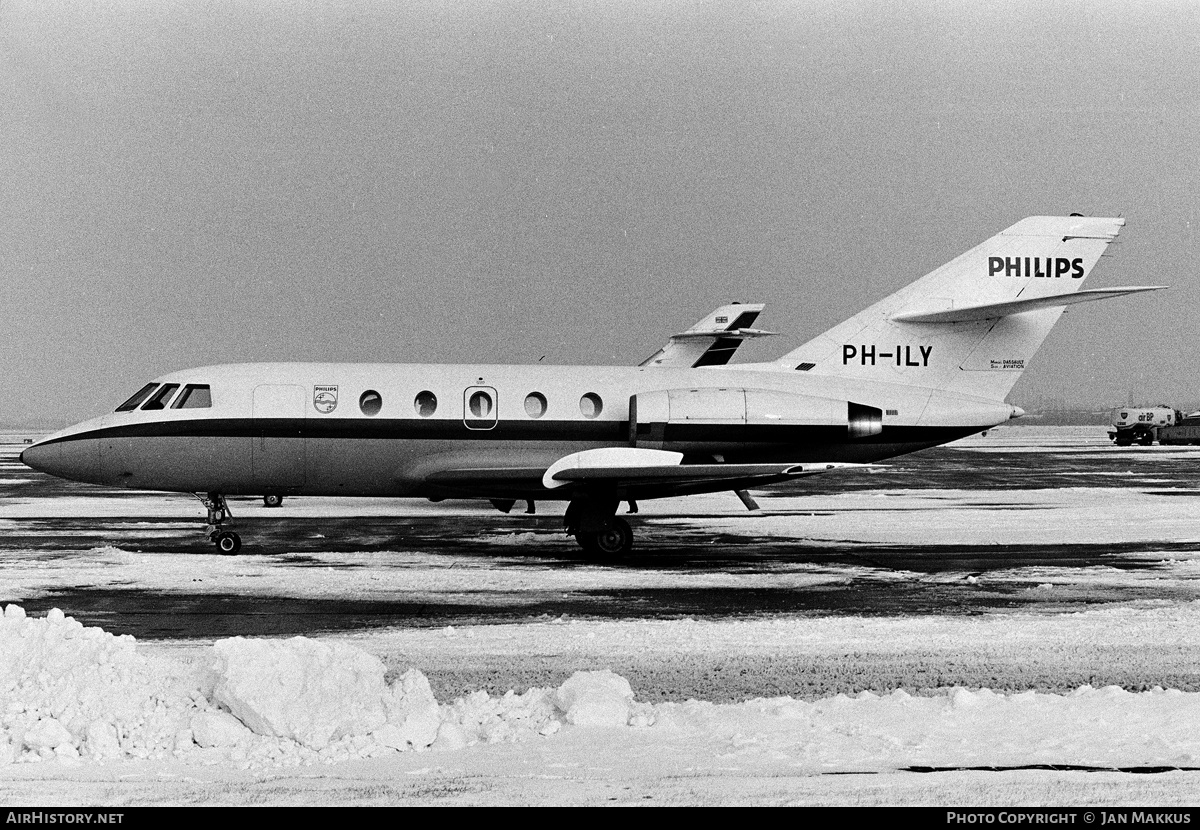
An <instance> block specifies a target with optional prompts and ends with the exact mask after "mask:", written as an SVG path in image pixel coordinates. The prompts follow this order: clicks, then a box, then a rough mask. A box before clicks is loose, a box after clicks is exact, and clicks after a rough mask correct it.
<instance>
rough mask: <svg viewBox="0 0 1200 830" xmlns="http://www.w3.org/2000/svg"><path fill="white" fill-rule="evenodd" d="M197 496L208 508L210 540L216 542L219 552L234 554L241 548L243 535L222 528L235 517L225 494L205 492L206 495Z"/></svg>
mask: <svg viewBox="0 0 1200 830" xmlns="http://www.w3.org/2000/svg"><path fill="white" fill-rule="evenodd" d="M196 498H198V499H200V501H202V502H203V503H204V507H205V508H206V509H207V510H208V519H207V530H208V540H209V541H210V542H213V543H214V544H216V546H217V552H218V553H223V554H227V555H232V554H235V553H237V552H238V551H239V550H241V549H242V537H241V536H238V535H237V534H236V533H234V532H233V531H232V530H221V525H223V524H225V522H227V521H229V520H230V519H232V518H233V514H232V513H230V512H229V502H227V501H225V496H223V495H221V494H220V493H205V494H204V495H200V494H199V493H197V494H196Z"/></svg>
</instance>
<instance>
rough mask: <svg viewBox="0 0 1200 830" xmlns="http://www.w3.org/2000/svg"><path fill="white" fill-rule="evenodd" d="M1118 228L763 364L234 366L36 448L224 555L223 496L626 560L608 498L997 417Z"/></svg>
mask: <svg viewBox="0 0 1200 830" xmlns="http://www.w3.org/2000/svg"><path fill="white" fill-rule="evenodd" d="M1124 223H1125V220H1124V219H1114V218H1089V217H1083V216H1079V215H1072V216H1033V217H1029V218H1027V219H1023V220H1022V221H1020V222H1017V223H1016V224H1015V225H1013V226H1012V227H1010V228H1008V229H1007V230H1005V231H1003V232H1001V233H999V234H998V235H996V236H994V237H992V238H991V239H989V240H987V241H986V242H984V243H982V244H981V245H979V246H977V247H975V248H973V249H972V250H970V251H968V252H967V253H965V254H962V255H961V256H959V257H957V258H956V259H954V260H952V261H951V262H949V263H947V264H946V265H944V266H942V267H940V268H938V269H937V270H935V271H933V272H931V273H929V274H927V275H926V276H924V277H921V278H920V279H918V280H917V281H916V282H913V283H912V284H910V285H908V286H907V287H905V288H903V289H901V290H899V291H897V292H896V293H894V294H892V295H890V296H888V297H887V298H885V299H883V300H881V301H879V302H877V303H876V304H875V305H873V306H871V307H870V308H868V309H866V310H865V311H863V312H861V313H860V314H858V315H856V316H854V317H852V318H850V319H849V320H847V321H846V322H844V323H842V324H840V325H838V326H835V327H834V328H832V329H830V330H829V331H827V332H825V333H824V334H821V335H819V336H818V337H816V338H814V339H812V340H810V341H809V342H807V343H805V344H804V345H802V346H800V347H799V348H796V349H793V350H791V351H789V352H787V354H784V355H783V356H782V357H780V358H778V359H776V360H773V361H770V362H765V363H743V364H737V365H729V363H728V358H729V356H730V355H731V354H732V353H733V351H734V350H735V349H736V348H737V346H738V345H739V344H740V342H741V341H742V340H744V339H746V338H748V337H757V336H763V335H766V334H769V332H764V331H761V330H759V329H754V328H751V326H752V324H753V322H754V319H755V317H756V316H757V314H758V312H759V311H761V309H762V306H759V305H744V306H742V305H736V304H735V305H732V306H726V307H723V308H721V309H718V310H717V311H716V312H714V314H712V315H710V316H709V318H706V319H705V320H702V321H701V322H700V323H698V324H697V325H696V326H694V327H693V328H692V329H690V330H688V331H686V332H683V333H681V334H678V335H675V336H673V337H671V338H670V341H669V342H668V343H667V345H666V346H664V348H663V349H661V350H660V351H659V352H657V353H656V354H655V355H653V356H651V357H650V358H648V359H647V360H646V361H645V362H644V363H642V365H640V366H547V365H533V366H501V365H456V366H450V365H396V364H345V363H249V364H232V365H222V366H205V367H202V368H198V369H188V370H186V371H182V372H174V373H172V374H169V375H164V376H162V377H160V378H158V379H156V380H154V381H153V382H151V383H148V384H146V385H145V386H144V387H143V388H142V389H140V390H139V391H138V392H137V393H136V394H134V395H133V397H131V398H129V399H128V400H127V401H125V402H124V403H122V404H121V405H120V406H118V407H117V408H116V410H115V411H113V412H110V413H108V414H106V415H103V416H101V417H99V418H95V419H93V420H89V421H85V422H83V423H81V424H77V425H75V426H72V427H69V428H68V429H64V430H62V431H61V432H58V433H55V434H53V435H51V436H48V437H47V438H45V439H44V440H42V441H40V442H38V443H37V444H34V445H32V446H31V447H29V448H28V449H26V450H25V451H24V452H23V453H22V454H21V460H22V461H24V462H25V463H26V464H28V465H29V466H30V467H33V468H35V469H37V470H42V471H44V472H47V473H51V474H53V475H56V476H61V477H63V478H69V479H74V480H77V481H84V482H91V483H95V484H103V485H114V486H119V487H123V488H141V489H147V490H163V491H176V492H186V493H193V494H195V495H197V496H198V497H199V498H200V499H201V501H203V503H204V504H205V506H206V508H207V510H208V516H207V530H208V536H209V538H210V539H211V540H212V541H214V542H215V543H216V545H217V547H218V549H219V550H220V551H222V552H225V553H235V552H237V550H238V549H239V548H240V547H241V540H240V538H239V537H238V535H237V533H235V532H233V531H232V530H229V529H228V528H227V526H226V525H227V524H228V522H229V520H230V513H229V507H228V503H227V501H226V497H227V496H247V495H249V496H261V495H264V494H265V495H270V496H273V497H275V498H279V497H283V496H291V495H313V496H397V497H421V498H427V499H432V500H435V501H436V500H441V499H448V498H477V499H488V500H490V501H491V502H492V503H493V504H494V505H496V506H497V507H498V508H500V509H501V510H504V511H505V512H507V511H508V510H509V509H510V508H511V507H512V506H513V504H514V503H515V502H516V501H518V500H522V501H527V502H528V503H529V505H530V507H529V509H530V510H532V509H533V505H534V503H535V502H536V501H541V500H559V501H566V502H568V506H567V510H566V513H565V527H566V531H567V533H569V534H571V535H573V536H574V537H575V538H576V540H577V541H578V542H579V543H580V545H582V546H583V548H584V549H585V550H586V551H588V552H589V553H591V554H593V555H616V554H621V553H624V552H627V551H629V550H630V549H631V546H632V544H633V533H632V530H631V528H630V526H629V523H628V522H627V521H626V520H625V519H623V518H620V517H618V516H617V515H616V514H617V509H618V506H619V504H620V503H621V502H623V501H628V502H630V504H631V508H632V507H633V505H634V504H635V503H636V500H640V499H653V498H660V497H665V496H679V495H687V494H694V493H710V492H716V491H732V492H737V493H738V494H739V495H740V496H741V497H742V499H743V501H744V502H745V503H746V504H747V506H748V507H753V501H752V500H751V498H750V496H749V494H747V493H746V488H749V487H761V486H764V485H770V484H776V483H779V482H784V481H788V480H790V479H794V478H797V477H802V476H808V475H812V474H815V473H821V472H824V471H826V470H830V469H836V468H838V467H844V466H851V465H855V464H863V463H872V462H876V461H879V460H881V459H884V458H888V457H891V456H896V455H900V454H902V453H908V452H913V451H914V450H920V449H923V448H926V447H931V446H936V445H938V444H942V443H945V442H948V441H952V440H955V439H957V438H961V437H963V436H966V435H970V434H972V433H975V432H980V431H982V430H985V429H988V428H989V427H993V426H996V425H998V424H1001V423H1004V422H1005V421H1007V420H1009V419H1010V418H1014V417H1017V416H1019V415H1021V414H1022V411H1021V410H1020V409H1019V408H1017V407H1015V406H1012V405H1010V404H1008V403H1006V402H1005V398H1006V396H1007V395H1008V393H1009V391H1010V390H1011V388H1012V386H1013V384H1014V383H1015V382H1016V380H1017V378H1018V377H1019V376H1020V374H1021V372H1022V371H1023V370H1024V369H1025V368H1026V366H1027V365H1028V363H1029V360H1030V358H1031V357H1032V356H1033V354H1034V352H1035V351H1036V350H1037V349H1038V347H1039V346H1040V345H1041V343H1042V341H1043V340H1044V339H1045V337H1046V335H1047V334H1048V333H1049V332H1050V329H1051V327H1052V326H1053V325H1054V324H1055V322H1056V321H1057V320H1058V318H1059V316H1060V315H1061V314H1062V312H1063V309H1064V307H1065V306H1068V305H1072V304H1075V303H1081V302H1085V301H1088V300H1099V299H1104V298H1108V297H1114V296H1118V295H1122V294H1132V293H1136V292H1141V291H1150V290H1154V289H1155V288H1158V287H1160V286H1129V287H1123V288H1101V289H1094V290H1080V286H1081V285H1082V283H1083V281H1084V278H1085V277H1086V276H1087V274H1088V273H1089V272H1090V271H1091V270H1092V267H1093V266H1094V265H1095V264H1096V262H1097V261H1098V260H1099V259H1100V256H1101V254H1102V253H1103V252H1104V250H1105V248H1106V247H1107V246H1108V245H1109V243H1111V242H1112V241H1113V240H1114V239H1115V238H1116V236H1117V234H1118V232H1119V231H1120V229H1121V227H1122V226H1123V225H1124Z"/></svg>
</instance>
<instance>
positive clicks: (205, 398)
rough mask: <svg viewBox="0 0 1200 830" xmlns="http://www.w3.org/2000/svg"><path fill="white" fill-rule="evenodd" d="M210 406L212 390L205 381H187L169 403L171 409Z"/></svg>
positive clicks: (204, 407)
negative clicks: (176, 396) (177, 395)
mask: <svg viewBox="0 0 1200 830" xmlns="http://www.w3.org/2000/svg"><path fill="white" fill-rule="evenodd" d="M211 406H212V390H211V389H210V388H209V386H208V384H207V383H189V384H188V385H187V386H185V387H183V392H181V393H180V394H179V397H178V398H176V399H175V403H173V404H171V408H172V409H208V408H209V407H211Z"/></svg>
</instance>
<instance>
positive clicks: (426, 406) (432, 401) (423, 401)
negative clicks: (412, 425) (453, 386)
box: [413, 390, 437, 418]
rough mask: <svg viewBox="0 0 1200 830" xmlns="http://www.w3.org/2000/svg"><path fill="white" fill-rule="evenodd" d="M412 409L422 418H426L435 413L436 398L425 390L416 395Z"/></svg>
mask: <svg viewBox="0 0 1200 830" xmlns="http://www.w3.org/2000/svg"><path fill="white" fill-rule="evenodd" d="M413 407H414V408H415V409H416V410H417V414H418V415H420V416H421V417H422V418H428V417H429V416H430V415H432V414H433V413H435V412H437V396H436V395H434V394H433V393H432V392H430V391H428V390H426V391H424V392H422V393H421V394H419V395H417V398H416V400H414V401H413Z"/></svg>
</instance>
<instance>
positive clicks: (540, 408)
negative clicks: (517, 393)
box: [525, 392, 546, 418]
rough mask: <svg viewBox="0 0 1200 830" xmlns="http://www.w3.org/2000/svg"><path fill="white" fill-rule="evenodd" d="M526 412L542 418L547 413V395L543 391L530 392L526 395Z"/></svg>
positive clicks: (532, 416) (531, 415)
mask: <svg viewBox="0 0 1200 830" xmlns="http://www.w3.org/2000/svg"><path fill="white" fill-rule="evenodd" d="M525 414H526V415H528V416H529V417H530V418H540V417H542V416H543V415H545V414H546V396H545V395H543V394H542V393H541V392H530V393H529V394H528V395H526V396H525Z"/></svg>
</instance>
